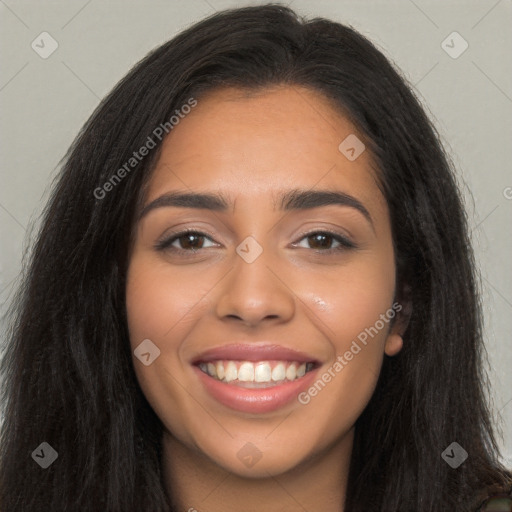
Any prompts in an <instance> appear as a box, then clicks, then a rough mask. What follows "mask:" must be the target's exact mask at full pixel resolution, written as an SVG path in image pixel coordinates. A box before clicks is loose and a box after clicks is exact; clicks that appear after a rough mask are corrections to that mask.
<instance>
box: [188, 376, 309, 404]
mask: <svg viewBox="0 0 512 512" xmlns="http://www.w3.org/2000/svg"><path fill="white" fill-rule="evenodd" d="M193 368H194V371H195V372H196V373H197V374H198V376H199V378H200V379H201V381H202V382H203V384H204V386H205V388H206V390H207V391H208V393H209V394H210V395H211V396H212V397H213V398H215V399H216V400H217V401H218V402H220V403H221V404H223V405H225V406H226V407H229V408H230V409H235V410H237V411H240V412H248V413H265V412H272V411H275V410H277V409H279V408H281V407H284V406H285V405H287V404H288V403H290V402H291V401H293V400H294V399H296V398H297V396H298V395H299V393H301V392H302V391H304V390H305V389H306V388H308V387H309V386H310V385H311V383H312V381H313V379H314V376H315V374H316V373H317V370H318V369H314V370H311V371H309V372H307V373H306V374H305V375H304V376H303V377H300V378H298V379H296V380H294V381H292V382H286V383H285V384H278V385H276V386H272V387H270V388H262V389H253V388H242V387H240V386H236V385H235V384H226V383H225V382H221V381H219V380H216V379H214V378H213V377H210V376H209V375H207V374H206V373H204V372H203V371H202V370H200V369H199V368H198V367H197V366H194V367H193Z"/></svg>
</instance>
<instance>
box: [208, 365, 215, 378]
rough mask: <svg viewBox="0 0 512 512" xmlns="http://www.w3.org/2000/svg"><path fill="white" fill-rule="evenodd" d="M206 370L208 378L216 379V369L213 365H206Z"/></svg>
mask: <svg viewBox="0 0 512 512" xmlns="http://www.w3.org/2000/svg"><path fill="white" fill-rule="evenodd" d="M206 370H207V372H208V375H209V376H210V377H217V368H216V366H215V365H214V364H213V363H208V364H207V365H206Z"/></svg>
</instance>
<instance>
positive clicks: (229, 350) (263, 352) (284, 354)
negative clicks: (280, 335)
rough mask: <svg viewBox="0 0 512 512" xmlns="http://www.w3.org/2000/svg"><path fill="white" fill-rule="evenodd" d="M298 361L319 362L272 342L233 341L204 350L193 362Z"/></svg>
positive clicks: (310, 356) (308, 355) (312, 357)
mask: <svg viewBox="0 0 512 512" xmlns="http://www.w3.org/2000/svg"><path fill="white" fill-rule="evenodd" d="M219 360H234V361H252V362H257V361H271V360H276V361H297V362H299V363H309V362H311V363H318V360H317V359H316V358H315V357H314V356H312V355H310V354H306V353H304V352H299V351H297V350H294V349H292V348H287V347H283V346H281V345H275V344H270V343H264V344H261V343H260V344H256V343H249V344H247V343H233V344H230V345H223V346H222V347H217V348H211V349H209V350H206V351H204V352H202V353H201V354H200V355H198V356H197V357H195V358H194V359H193V360H192V364H199V363H207V362H208V361H219Z"/></svg>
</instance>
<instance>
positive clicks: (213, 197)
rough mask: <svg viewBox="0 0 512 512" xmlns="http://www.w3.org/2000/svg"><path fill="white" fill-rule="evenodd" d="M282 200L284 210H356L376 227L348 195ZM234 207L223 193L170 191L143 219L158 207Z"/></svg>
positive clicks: (314, 193) (294, 194) (288, 195)
mask: <svg viewBox="0 0 512 512" xmlns="http://www.w3.org/2000/svg"><path fill="white" fill-rule="evenodd" d="M279 199H280V201H279V209H280V210H281V211H291V210H309V209H312V208H318V207H321V206H331V205H338V206H345V207H349V208H354V209H355V210H357V211H359V212H360V213H362V214H363V215H364V217H365V218H366V219H367V220H368V222H369V223H370V224H371V225H372V227H373V220H372V217H371V215H370V212H369V211H368V210H367V209H366V207H365V206H364V205H363V204H362V203H361V201H359V200H358V199H356V198H355V197H353V196H351V195H349V194H346V193H344V192H335V191H332V190H305V189H292V190H288V191H286V192H284V193H282V194H281V195H280V196H279ZM231 204H232V202H231V201H229V200H228V199H226V198H225V197H224V196H223V195H222V194H219V193H200V192H168V193H166V194H164V195H162V196H160V197H158V198H156V199H155V200H154V201H151V202H150V203H149V204H147V205H146V206H145V207H144V208H143V209H142V211H141V213H140V215H139V220H140V219H142V218H143V217H144V216H146V215H147V214H148V213H149V212H150V211H152V210H155V209H156V208H163V207H177V208H194V209H204V210H212V211H217V212H225V211H227V210H228V209H229V208H230V205H231ZM273 205H274V210H275V209H276V206H277V201H275V200H274V202H273Z"/></svg>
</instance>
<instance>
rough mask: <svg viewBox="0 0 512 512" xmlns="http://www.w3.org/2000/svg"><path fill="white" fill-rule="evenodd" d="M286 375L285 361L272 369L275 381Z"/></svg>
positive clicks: (282, 378)
mask: <svg viewBox="0 0 512 512" xmlns="http://www.w3.org/2000/svg"><path fill="white" fill-rule="evenodd" d="M285 377H286V368H285V366H284V364H283V363H279V364H278V365H276V367H275V368H274V369H273V370H272V380H273V381H274V382H279V381H280V380H284V378H285Z"/></svg>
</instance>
